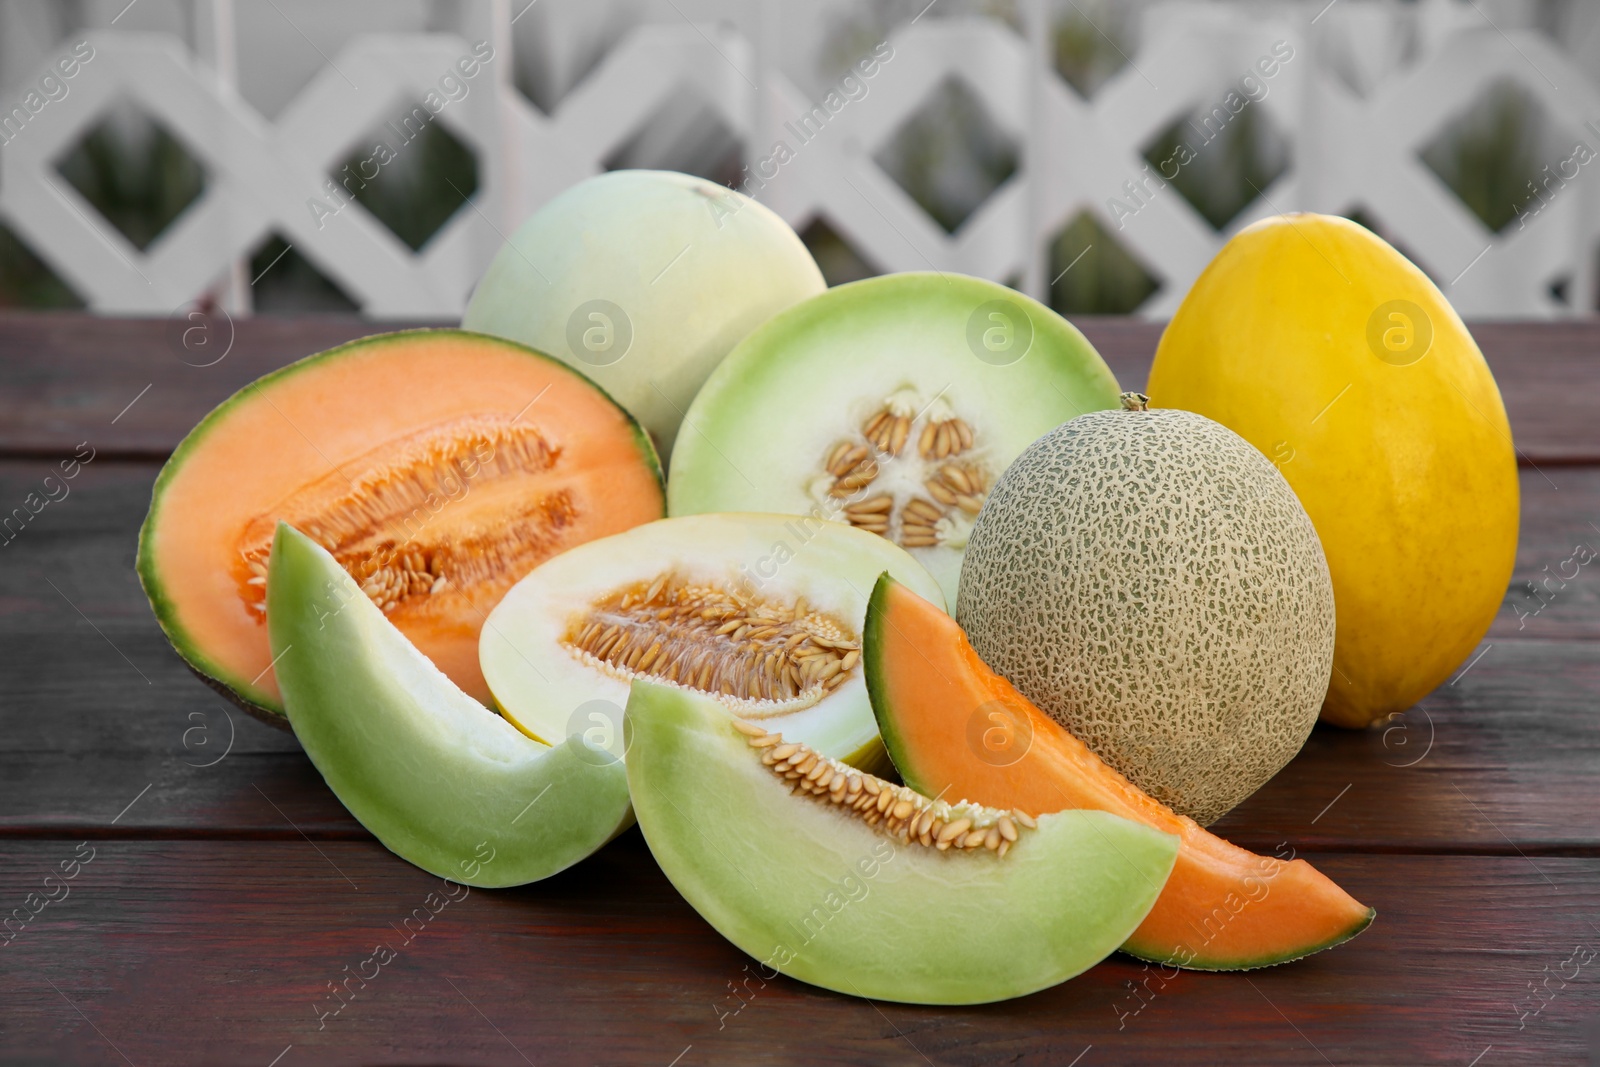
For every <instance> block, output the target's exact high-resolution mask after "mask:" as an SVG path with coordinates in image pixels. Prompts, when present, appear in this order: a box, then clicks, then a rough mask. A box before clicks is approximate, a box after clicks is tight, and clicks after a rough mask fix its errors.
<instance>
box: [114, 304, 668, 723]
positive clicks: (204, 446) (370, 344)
mask: <svg viewBox="0 0 1600 1067" xmlns="http://www.w3.org/2000/svg"><path fill="white" fill-rule="evenodd" d="M664 504H665V500H664V491H663V488H662V482H661V471H660V466H659V464H658V463H657V460H656V455H655V451H654V449H653V448H652V447H651V445H650V441H649V439H648V438H647V437H646V436H645V434H644V433H643V431H641V430H640V428H639V426H638V424H637V423H635V422H634V421H633V419H631V418H630V417H629V416H628V414H627V412H625V411H623V410H622V409H621V408H619V407H618V406H617V405H616V404H615V403H613V402H612V401H611V399H610V398H609V397H607V396H606V394H605V393H604V392H602V391H601V390H600V389H599V388H598V387H596V386H595V385H594V384H593V383H592V382H590V381H588V380H587V379H586V378H584V377H583V375H581V374H579V373H578V372H577V371H574V370H572V369H571V368H569V367H567V366H565V365H563V364H561V363H559V362H557V361H556V360H553V359H550V358H549V357H547V356H544V355H541V354H540V353H538V352H535V351H533V350H532V349H530V348H524V347H523V346H522V345H519V344H515V343H513V342H510V341H505V340H501V339H500V338H497V337H487V336H485V335H482V334H473V333H466V332H464V331H461V330H410V331H405V332H401V333H393V334H383V335H379V336H376V337H368V338H365V339H363V340H360V341H353V342H351V343H350V344H347V345H341V346H340V347H338V348H334V349H331V350H329V351H327V352H323V353H321V354H320V355H315V356H311V357H308V358H307V359H303V360H301V361H300V362H298V363H294V364H291V365H290V366H288V367H285V368H283V369H282V370H279V371H275V372H273V373H272V374H269V375H267V376H266V377H264V378H262V379H260V380H259V381H256V382H253V383H251V384H250V385H247V386H245V387H244V388H243V389H241V390H240V391H239V392H237V393H235V394H234V395H233V396H232V397H230V398H229V399H228V400H226V401H224V402H223V404H222V405H221V406H219V407H218V408H217V409H216V410H215V411H213V412H211V414H209V415H207V416H206V417H205V419H204V420H202V421H201V423H200V425H198V426H196V427H195V428H194V429H193V430H192V431H190V433H189V435H188V436H187V437H185V438H184V439H183V441H182V443H181V444H179V445H178V448H177V450H176V451H175V452H173V454H172V458H171V459H169V460H168V461H167V464H166V466H165V467H163V468H162V471H161V474H160V476H159V477H158V478H157V479H156V484H155V490H154V493H153V495H152V499H151V502H150V512H149V515H148V516H147V517H146V518H145V522H144V528H143V529H142V530H141V531H140V534H139V558H138V570H139V578H140V581H141V582H143V584H144V589H145V592H146V593H147V594H148V595H149V597H150V603H151V606H152V607H153V608H154V609H155V614H156V619H157V620H158V621H159V622H160V624H161V627H162V629H164V630H165V631H166V634H167V637H168V638H169V639H170V640H171V641H172V644H173V647H174V648H176V649H177V650H178V654H179V655H180V656H182V657H183V658H184V660H185V661H186V662H188V664H189V665H190V666H191V667H193V668H194V669H195V671H196V672H197V673H199V674H200V675H201V677H202V678H205V679H207V680H208V681H209V682H210V683H211V684H213V685H214V686H216V687H218V688H219V689H221V690H222V691H224V692H225V693H228V694H229V695H231V696H234V697H235V698H236V699H238V700H239V702H240V703H241V704H242V705H243V706H244V707H246V709H248V710H251V711H254V712H256V713H258V714H259V715H261V716H262V717H264V718H266V719H267V721H269V722H273V723H275V724H277V725H282V722H283V719H282V714H283V705H282V701H281V699H280V697H279V694H278V687H277V684H276V681H275V679H274V677H273V673H272V669H271V668H272V655H271V653H270V652H269V651H268V643H267V627H266V582H267V577H266V575H267V557H268V554H269V552H270V551H271V547H272V537H273V531H274V529H275V528H276V526H277V524H278V522H279V521H280V520H284V521H288V522H290V523H292V524H294V525H295V526H297V527H298V528H300V529H301V530H303V531H304V532H305V533H306V534H308V535H309V536H310V537H311V538H312V539H313V540H315V541H316V542H317V543H318V544H320V545H321V546H322V547H324V548H326V549H327V550H329V551H330V552H332V553H333V554H334V556H335V557H336V558H337V559H338V560H339V562H340V563H341V564H343V565H344V567H345V568H346V569H347V570H348V571H349V572H350V573H351V575H352V576H353V577H355V579H356V580H357V581H358V582H359V583H361V587H362V588H363V589H364V590H365V591H366V593H367V595H368V596H369V597H371V598H372V600H373V602H374V603H376V604H378V605H380V606H381V607H382V608H383V611H384V614H385V615H386V616H387V617H388V618H389V620H390V621H391V622H393V623H394V624H395V625H397V626H398V627H399V628H400V630H401V632H403V633H404V634H405V635H406V636H407V637H408V638H410V639H411V641H412V642H413V643H415V644H416V645H417V646H418V647H419V648H420V649H421V650H422V651H423V653H424V654H425V655H427V656H428V658H430V659H431V660H433V662H434V663H435V664H436V665H437V666H438V667H439V668H440V669H441V670H443V671H444V672H445V673H446V674H447V675H449V676H450V678H451V680H452V681H454V682H455V683H456V684H457V685H459V686H460V687H461V688H462V689H464V690H465V691H466V692H467V693H468V694H469V695H470V696H472V697H474V698H475V699H478V700H484V701H487V700H488V699H489V690H488V687H487V686H486V685H485V684H484V681H483V674H482V672H481V671H480V670H479V667H478V630H479V627H481V626H482V624H483V620H484V618H485V617H486V616H487V615H488V613H489V611H490V610H491V609H492V608H493V607H494V606H495V604H496V603H497V602H498V601H499V599H500V597H501V596H502V595H503V594H504V593H505V591H506V590H507V589H509V588H510V587H511V585H512V584H513V583H514V582H516V581H517V579H519V578H521V577H522V576H523V575H524V574H525V573H527V572H528V571H529V570H532V569H533V567H534V566H535V565H536V564H538V563H539V562H540V561H541V560H544V559H546V558H548V557H549V556H552V555H554V554H555V553H557V552H560V551H562V550H563V549H566V548H569V547H571V546H573V545H576V544H580V543H582V542H584V541H588V540H590V539H592V538H595V537H603V536H605V535H606V534H612V533H617V532H619V531H621V530H626V529H629V528H630V527H633V526H637V525H638V524H640V523H642V522H648V521H650V520H651V519H655V518H660V517H661V514H662V510H663V507H664Z"/></svg>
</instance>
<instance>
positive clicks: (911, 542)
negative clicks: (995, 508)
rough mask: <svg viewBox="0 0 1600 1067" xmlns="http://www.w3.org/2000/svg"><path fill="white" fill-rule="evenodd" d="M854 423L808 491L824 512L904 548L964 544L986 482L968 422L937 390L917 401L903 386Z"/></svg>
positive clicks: (987, 475) (986, 471)
mask: <svg viewBox="0 0 1600 1067" xmlns="http://www.w3.org/2000/svg"><path fill="white" fill-rule="evenodd" d="M859 430H860V434H859V437H848V438H845V439H843V440H839V441H836V442H835V443H834V444H833V445H832V446H830V447H829V449H828V450H827V452H826V454H825V455H824V456H823V458H822V468H823V473H822V474H821V475H820V476H819V477H817V478H815V479H814V480H813V481H812V483H811V484H810V486H809V489H810V492H811V495H812V496H813V497H814V498H815V499H817V500H818V501H819V502H820V503H822V504H823V505H824V506H825V507H827V508H829V509H830V511H831V512H832V517H834V518H837V519H839V520H840V521H843V522H847V523H849V524H850V525H851V526H854V527H856V528H857V529H861V530H865V531H867V532H868V533H875V534H878V535H880V536H882V537H885V538H888V539H889V540H891V541H894V542H895V543H896V544H899V545H900V546H902V547H904V548H936V547H939V546H941V545H946V546H950V547H953V548H960V547H962V546H963V545H965V544H966V542H967V537H968V535H969V534H970V533H971V530H972V521H973V520H974V519H976V518H977V516H978V512H979V511H980V510H981V509H982V507H983V501H984V499H985V497H986V496H987V495H988V492H989V488H990V485H991V484H992V483H993V481H994V479H993V475H992V474H991V473H990V471H989V469H988V467H987V466H986V464H985V463H984V461H983V458H982V455H981V449H979V448H978V447H977V435H976V434H975V433H974V431H973V429H972V426H971V424H970V423H968V422H967V421H966V420H965V419H962V418H961V417H959V416H958V415H956V414H955V412H954V410H953V409H952V407H951V406H950V403H949V401H947V400H946V399H945V398H944V397H943V396H942V395H941V396H936V397H934V398H933V399H932V400H924V398H923V397H922V396H921V394H920V393H918V391H917V390H916V389H915V388H913V387H911V386H906V387H903V388H901V389H898V390H896V391H895V392H893V393H891V394H890V395H889V396H887V397H885V398H884V400H883V401H882V402H881V403H880V404H879V405H877V406H876V407H874V408H873V409H872V410H871V411H870V412H869V413H868V414H867V416H866V417H865V418H864V419H863V420H862V421H861V423H860V425H859ZM908 446H909V447H908Z"/></svg>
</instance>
